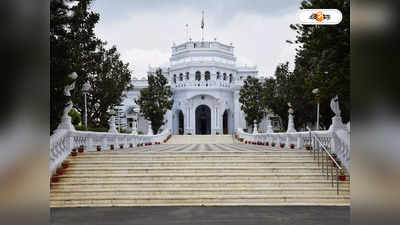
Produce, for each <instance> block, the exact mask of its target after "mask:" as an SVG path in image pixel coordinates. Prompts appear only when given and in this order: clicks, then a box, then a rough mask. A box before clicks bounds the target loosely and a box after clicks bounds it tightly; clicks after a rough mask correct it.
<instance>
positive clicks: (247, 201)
mask: <svg viewBox="0 0 400 225" xmlns="http://www.w3.org/2000/svg"><path fill="white" fill-rule="evenodd" d="M349 199H350V196H349V195H271V194H268V195H248V194H243V195H182V196H177V195H171V196H168V195H165V196H137V195H133V196H112V197H107V196H78V197H53V198H52V201H51V203H50V206H52V207H57V206H58V207H59V206H62V207H77V206H79V207H93V206H96V207H100V206H108V207H109V206H128V205H129V206H145V205H161V206H162V205H170V204H173V205H176V204H188V205H204V206H207V205H220V204H232V205H238V204H241V205H254V204H265V205H273V204H277V203H278V204H279V203H280V204H282V203H286V205H291V204H294V205H298V204H307V203H308V204H311V203H312V204H314V205H324V204H332V203H333V204H335V205H346V204H347V202H348V201H349Z"/></svg>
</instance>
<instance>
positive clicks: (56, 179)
mask: <svg viewBox="0 0 400 225" xmlns="http://www.w3.org/2000/svg"><path fill="white" fill-rule="evenodd" d="M58 181H60V178H58V177H52V178H51V182H53V183H57V182H58Z"/></svg>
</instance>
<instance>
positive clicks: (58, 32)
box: [50, 0, 101, 133]
mask: <svg viewBox="0 0 400 225" xmlns="http://www.w3.org/2000/svg"><path fill="white" fill-rule="evenodd" d="M91 2H92V0H51V2H50V94H51V99H50V115H51V117H50V118H51V119H50V133H52V131H53V130H54V129H55V128H56V127H57V125H58V124H59V122H60V119H61V116H62V113H63V110H64V108H65V106H66V103H67V101H68V98H66V97H65V96H64V92H63V89H64V87H65V85H66V84H69V83H71V82H72V81H71V80H70V79H69V78H68V77H67V76H68V74H70V73H71V72H76V73H77V74H78V79H77V80H76V87H75V89H74V92H76V91H77V90H78V91H80V89H81V85H82V84H83V83H84V82H85V81H86V80H87V74H88V73H87V71H86V69H87V68H89V66H88V65H89V64H90V61H91V60H92V54H91V53H92V52H94V51H95V50H96V47H97V46H98V45H99V44H100V43H101V41H100V40H99V39H98V38H96V36H95V34H94V26H95V24H96V23H97V21H98V20H99V15H98V14H97V13H93V12H89V11H88V8H89V5H90V4H91Z"/></svg>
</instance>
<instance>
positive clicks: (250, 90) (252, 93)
mask: <svg viewBox="0 0 400 225" xmlns="http://www.w3.org/2000/svg"><path fill="white" fill-rule="evenodd" d="M239 96H240V97H239V102H240V103H241V104H242V106H241V107H240V108H241V110H242V111H243V112H244V113H245V114H246V116H245V119H246V121H247V123H248V124H253V123H254V120H255V121H256V123H260V122H261V120H262V118H263V116H264V113H265V102H264V97H263V91H262V86H261V82H260V81H259V80H258V79H257V78H255V77H248V78H247V79H246V80H244V84H243V86H242V87H241V88H240V91H239Z"/></svg>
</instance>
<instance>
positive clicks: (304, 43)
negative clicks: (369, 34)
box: [290, 0, 350, 127]
mask: <svg viewBox="0 0 400 225" xmlns="http://www.w3.org/2000/svg"><path fill="white" fill-rule="evenodd" d="M318 8H334V9H338V10H340V11H341V12H342V14H343V20H342V22H341V23H340V24H338V25H335V26H315V25H291V26H290V28H291V29H293V30H295V31H296V32H297V36H296V41H295V44H298V48H297V49H296V52H297V53H296V59H295V69H294V72H293V73H294V76H295V79H294V80H295V81H296V82H297V84H296V87H300V91H301V92H299V94H300V95H302V96H304V98H305V99H307V100H308V102H307V103H306V104H303V105H302V106H306V108H305V109H304V110H307V111H305V112H312V110H313V109H312V108H310V107H312V106H313V105H314V106H315V103H316V102H315V101H316V100H315V97H314V96H312V94H311V92H312V90H313V89H314V88H318V89H319V90H320V95H319V100H320V103H321V109H320V115H321V118H320V121H321V124H322V126H324V127H328V126H329V125H330V124H331V117H332V116H333V113H332V112H331V110H330V107H329V105H330V104H329V103H330V100H331V98H333V97H334V96H335V95H337V94H338V95H339V99H340V104H341V110H342V117H343V120H344V122H347V121H349V120H350V1H349V0H304V1H302V2H301V6H300V9H318ZM299 84H303V85H301V86H297V85H299ZM314 108H315V107H314ZM310 110H311V111H310ZM313 111H314V113H312V114H311V115H312V116H311V118H310V117H306V116H304V119H306V118H307V119H312V120H313V121H315V116H314V115H316V113H315V109H314V110H313Z"/></svg>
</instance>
